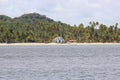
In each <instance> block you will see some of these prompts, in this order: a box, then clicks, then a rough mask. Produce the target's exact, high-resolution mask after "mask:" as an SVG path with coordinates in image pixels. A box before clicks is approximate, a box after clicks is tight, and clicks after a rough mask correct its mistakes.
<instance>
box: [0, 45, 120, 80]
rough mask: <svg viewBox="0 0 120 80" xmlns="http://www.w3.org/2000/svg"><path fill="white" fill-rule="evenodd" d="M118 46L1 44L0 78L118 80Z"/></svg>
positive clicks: (22, 79)
mask: <svg viewBox="0 0 120 80" xmlns="http://www.w3.org/2000/svg"><path fill="white" fill-rule="evenodd" d="M119 61H120V45H84V46H83V45H82V46H73V45H72V46H69V45H68V46H0V80H120V62H119Z"/></svg>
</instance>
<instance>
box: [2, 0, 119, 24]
mask: <svg viewBox="0 0 120 80" xmlns="http://www.w3.org/2000/svg"><path fill="white" fill-rule="evenodd" d="M32 12H37V13H40V14H43V15H46V16H48V17H50V18H52V19H54V20H55V21H62V22H65V23H68V24H71V25H73V24H76V25H78V24H80V23H84V24H88V23H89V21H98V22H100V23H104V24H107V25H110V24H115V23H116V22H118V23H120V0H0V14H5V15H8V16H10V17H17V16H20V15H22V14H24V13H32Z"/></svg>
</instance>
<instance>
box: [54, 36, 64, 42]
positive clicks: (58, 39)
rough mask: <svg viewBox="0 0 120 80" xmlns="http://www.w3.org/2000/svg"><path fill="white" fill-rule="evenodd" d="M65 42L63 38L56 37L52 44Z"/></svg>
mask: <svg viewBox="0 0 120 80" xmlns="http://www.w3.org/2000/svg"><path fill="white" fill-rule="evenodd" d="M64 42H65V40H64V39H63V37H60V36H59V37H56V38H54V39H53V43H64Z"/></svg>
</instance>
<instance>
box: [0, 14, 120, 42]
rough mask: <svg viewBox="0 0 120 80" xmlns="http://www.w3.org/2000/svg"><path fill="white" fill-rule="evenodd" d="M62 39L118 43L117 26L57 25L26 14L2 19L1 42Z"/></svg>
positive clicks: (38, 15)
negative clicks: (60, 37) (59, 37)
mask: <svg viewBox="0 0 120 80" xmlns="http://www.w3.org/2000/svg"><path fill="white" fill-rule="evenodd" d="M57 36H62V37H63V38H64V39H65V41H66V42H67V41H68V40H70V39H75V40H77V41H78V42H119V41H120V29H119V28H118V24H117V23H116V24H115V25H111V26H106V25H104V24H99V22H90V23H89V25H88V26H84V25H83V24H80V25H79V26H70V25H68V24H65V23H62V22H57V21H54V20H52V19H50V18H48V17H46V16H45V15H40V14H38V13H30V14H24V15H22V16H20V17H16V18H10V17H8V16H5V15H0V42H1V43H3V42H6V43H14V42H15V43H16V42H45V43H48V42H52V40H53V39H54V38H55V37H57Z"/></svg>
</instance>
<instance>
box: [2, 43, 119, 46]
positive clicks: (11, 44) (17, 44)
mask: <svg viewBox="0 0 120 80" xmlns="http://www.w3.org/2000/svg"><path fill="white" fill-rule="evenodd" d="M59 45H120V43H0V46H59Z"/></svg>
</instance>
